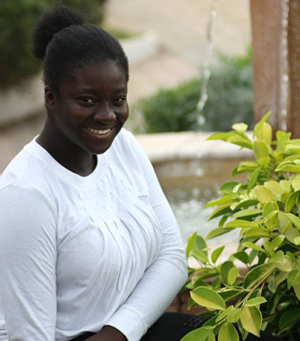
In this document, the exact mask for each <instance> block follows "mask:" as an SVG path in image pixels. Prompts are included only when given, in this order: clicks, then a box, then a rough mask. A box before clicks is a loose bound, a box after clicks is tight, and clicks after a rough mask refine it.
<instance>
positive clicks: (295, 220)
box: [286, 213, 300, 230]
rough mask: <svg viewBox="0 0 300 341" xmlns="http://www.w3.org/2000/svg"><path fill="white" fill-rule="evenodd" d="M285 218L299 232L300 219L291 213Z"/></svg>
mask: <svg viewBox="0 0 300 341" xmlns="http://www.w3.org/2000/svg"><path fill="white" fill-rule="evenodd" d="M286 216H287V217H288V218H289V219H290V221H291V222H292V223H293V224H294V225H295V226H296V227H297V229H299V230H300V219H299V218H298V217H297V216H295V215H294V214H292V213H286Z"/></svg>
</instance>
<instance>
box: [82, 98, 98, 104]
mask: <svg viewBox="0 0 300 341" xmlns="http://www.w3.org/2000/svg"><path fill="white" fill-rule="evenodd" d="M79 101H80V102H82V103H84V104H90V105H91V104H94V103H95V101H94V99H93V98H91V97H80V98H79Z"/></svg>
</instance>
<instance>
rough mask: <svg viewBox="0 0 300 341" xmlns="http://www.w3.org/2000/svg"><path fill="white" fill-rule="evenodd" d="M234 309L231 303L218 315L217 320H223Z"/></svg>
mask: <svg viewBox="0 0 300 341" xmlns="http://www.w3.org/2000/svg"><path fill="white" fill-rule="evenodd" d="M232 309H233V306H232V305H231V306H230V307H228V308H227V309H225V310H223V311H222V312H221V313H220V315H219V316H217V319H216V322H219V321H222V320H223V319H224V318H225V317H226V316H227V315H228V314H229V312H230V311H231V310H232Z"/></svg>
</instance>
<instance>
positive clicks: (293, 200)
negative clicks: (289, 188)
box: [284, 191, 300, 213]
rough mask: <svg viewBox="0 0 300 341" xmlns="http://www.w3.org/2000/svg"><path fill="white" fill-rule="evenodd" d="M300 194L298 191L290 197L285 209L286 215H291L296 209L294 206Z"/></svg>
mask: <svg viewBox="0 0 300 341" xmlns="http://www.w3.org/2000/svg"><path fill="white" fill-rule="evenodd" d="M299 194H300V191H296V192H293V193H292V194H290V195H289V197H288V199H287V201H286V203H285V208H284V211H285V212H286V213H290V212H291V210H292V209H293V208H294V206H295V204H296V202H297V199H298V197H299Z"/></svg>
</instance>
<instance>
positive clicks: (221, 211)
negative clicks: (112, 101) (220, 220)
mask: <svg viewBox="0 0 300 341" xmlns="http://www.w3.org/2000/svg"><path fill="white" fill-rule="evenodd" d="M230 211H231V210H230V203H227V204H223V205H220V206H218V207H217V208H216V209H214V210H213V211H212V213H211V214H210V216H209V218H208V220H211V219H213V218H216V217H219V216H220V215H223V214H225V213H227V212H230Z"/></svg>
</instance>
